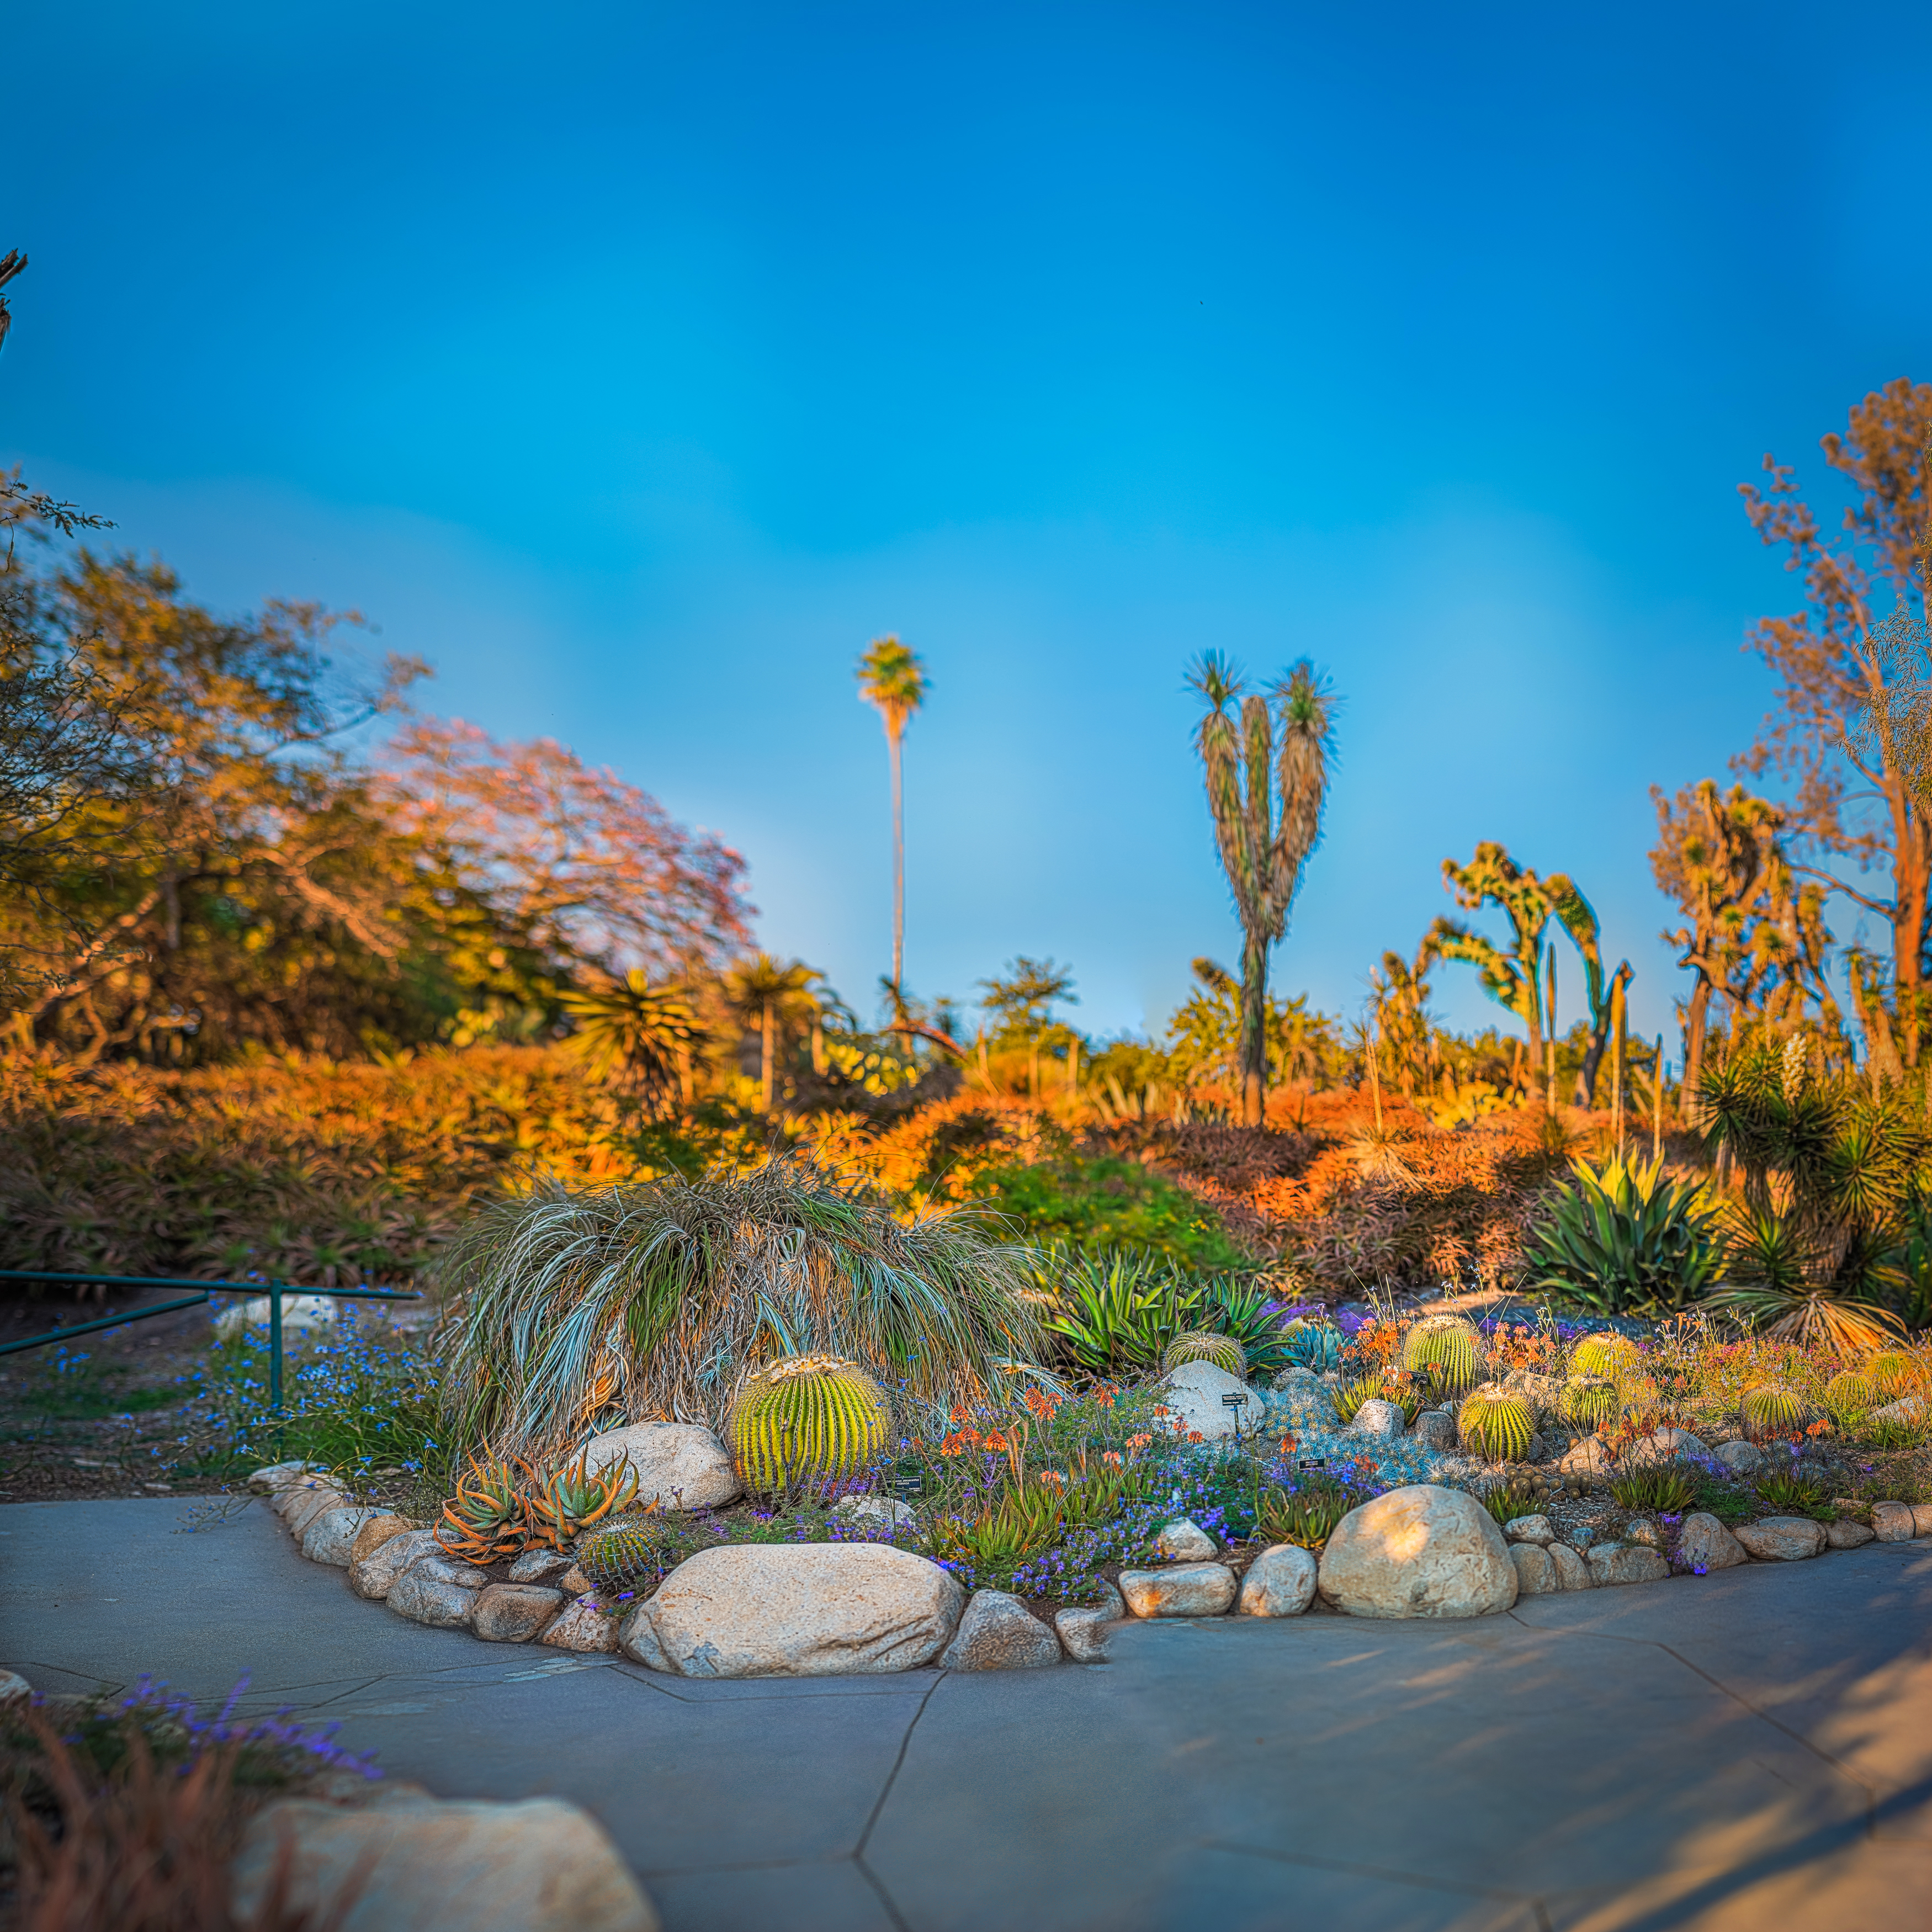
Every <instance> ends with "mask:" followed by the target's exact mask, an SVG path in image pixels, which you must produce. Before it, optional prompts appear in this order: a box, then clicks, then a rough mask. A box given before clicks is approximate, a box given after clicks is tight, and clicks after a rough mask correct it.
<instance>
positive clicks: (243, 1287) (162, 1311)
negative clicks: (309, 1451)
mask: <svg viewBox="0 0 1932 1932" xmlns="http://www.w3.org/2000/svg"><path fill="white" fill-rule="evenodd" d="M0 1281H58V1282H67V1283H71V1284H75V1285H78V1286H82V1287H89V1288H192V1289H199V1291H200V1292H199V1293H198V1294H195V1295H184V1296H182V1297H181V1299H180V1300H179V1301H163V1302H162V1303H160V1304H159V1305H158V1306H157V1307H153V1308H134V1309H130V1310H128V1312H127V1313H126V1314H124V1315H105V1316H102V1317H101V1319H99V1320H98V1321H95V1322H74V1323H73V1324H71V1325H70V1326H68V1327H66V1328H53V1329H49V1331H47V1333H46V1334H44V1335H29V1336H28V1337H27V1338H26V1340H24V1341H20V1342H5V1343H0V1355H13V1354H16V1353H17V1352H18V1351H20V1349H42V1348H45V1347H46V1345H47V1344H48V1343H49V1342H64V1341H65V1340H67V1338H68V1337H69V1336H70V1335H88V1334H93V1333H94V1332H95V1331H96V1330H97V1329H101V1328H119V1327H120V1325H121V1323H122V1322H145V1321H147V1320H148V1319H149V1318H150V1317H151V1316H156V1315H169V1314H172V1313H173V1312H174V1310H176V1309H177V1308H193V1307H195V1306H196V1304H198V1303H200V1302H203V1301H209V1300H211V1299H212V1298H213V1297H214V1296H215V1295H266V1296H267V1297H268V1298H269V1413H270V1414H271V1415H279V1414H280V1413H281V1406H282V1297H283V1296H284V1295H329V1296H331V1297H332V1298H335V1299H336V1300H338V1301H422V1295H421V1294H419V1292H417V1291H416V1290H415V1289H394V1288H296V1287H293V1286H290V1283H287V1282H285V1281H197V1280H195V1279H194V1278H193V1277H192V1276H181V1275H151V1274H149V1275H143V1274H54V1273H52V1271H50V1270H48V1269H46V1268H0Z"/></svg>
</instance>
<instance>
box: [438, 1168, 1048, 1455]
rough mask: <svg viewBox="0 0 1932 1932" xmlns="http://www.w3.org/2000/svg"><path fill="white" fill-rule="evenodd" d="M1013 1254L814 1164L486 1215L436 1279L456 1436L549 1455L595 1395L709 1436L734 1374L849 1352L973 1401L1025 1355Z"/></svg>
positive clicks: (1031, 1330)
mask: <svg viewBox="0 0 1932 1932" xmlns="http://www.w3.org/2000/svg"><path fill="white" fill-rule="evenodd" d="M1027 1260H1028V1256H1027V1253H1026V1252H1025V1250H1022V1249H1020V1248H1019V1247H1014V1246H1012V1245H1010V1244H1007V1243H1006V1242H1004V1241H1002V1240H1001V1238H999V1237H998V1236H997V1235H995V1234H994V1233H992V1232H991V1231H990V1229H989V1226H988V1225H987V1224H986V1222H984V1221H983V1220H980V1218H978V1217H977V1216H976V1215H975V1214H974V1212H973V1211H971V1210H968V1209H960V1208H952V1209H931V1210H928V1211H923V1212H922V1213H920V1214H916V1215H915V1216H914V1217H913V1218H912V1219H910V1220H908V1221H905V1222H901V1221H898V1220H894V1219H893V1217H892V1214H890V1213H889V1211H888V1210H887V1208H886V1205H885V1203H884V1202H883V1200H882V1199H880V1196H877V1194H875V1193H873V1192H872V1191H871V1190H870V1189H868V1188H866V1187H862V1186H855V1185H847V1184H844V1183H841V1181H838V1180H835V1178H833V1177H832V1175H829V1174H828V1173H826V1172H825V1171H824V1170H823V1169H820V1167H818V1166H816V1165H815V1164H814V1163H812V1162H811V1161H810V1160H808V1159H805V1158H803V1157H797V1156H789V1157H780V1158H777V1159H774V1160H770V1161H769V1162H767V1163H765V1164H763V1166H758V1167H756V1168H753V1169H749V1170H743V1169H724V1170H721V1171H717V1172H713V1173H712V1174H710V1175H706V1177H705V1178H703V1179H702V1180H699V1181H686V1180H683V1179H682V1178H677V1177H675V1176H672V1177H667V1178H662V1179H659V1180H655V1181H643V1182H637V1183H632V1184H626V1185H622V1186H619V1187H607V1188H598V1189H594V1190H593V1189H585V1188H573V1187H566V1186H564V1185H562V1184H559V1183H556V1182H546V1183H544V1184H540V1185H539V1186H538V1187H535V1188H534V1189H532V1190H531V1191H530V1192H529V1193H527V1194H524V1195H521V1196H517V1198H516V1199H512V1200H508V1201H505V1202H500V1203H499V1204H498V1205H496V1206H494V1207H492V1208H487V1209H486V1210H485V1211H484V1212H483V1213H482V1214H480V1215H479V1216H478V1217H477V1218H476V1220H475V1221H474V1222H473V1223H471V1225H470V1226H469V1228H468V1229H466V1230H465V1231H464V1232H463V1234H462V1235H460V1237H459V1238H458V1241H456V1243H455V1244H454V1246H453V1247H452V1250H451V1253H450V1256H449V1259H447V1261H446V1262H445V1263H444V1265H443V1267H442V1268H441V1269H440V1271H439V1272H440V1276H441V1279H442V1280H443V1283H444V1285H445V1286H446V1287H447V1288H448V1289H451V1290H453V1291H454V1292H455V1294H456V1295H457V1296H458V1298H459V1300H458V1307H457V1309H456V1310H455V1317H454V1319H453V1320H452V1322H451V1323H450V1324H449V1339H448V1340H447V1341H446V1349H447V1351H448V1358H449V1370H450V1379H451V1382H452V1387H454V1388H460V1390H461V1391H463V1401H464V1403H465V1405H466V1406H465V1411H464V1413H463V1418H462V1420H463V1425H464V1439H465V1440H466V1441H467V1442H478V1441H483V1440H487V1441H488V1442H490V1443H492V1444H493V1445H494V1446H496V1448H499V1449H501V1450H504V1451H526V1452H530V1453H535V1452H538V1451H541V1452H546V1453H553V1452H554V1451H555V1450H556V1448H559V1446H561V1445H562V1444H563V1443H564V1442H566V1441H567V1440H568V1438H569V1437H570V1436H571V1434H572V1433H574V1429H575V1427H576V1425H577V1418H579V1417H580V1415H583V1414H584V1413H585V1412H586V1405H587V1403H589V1399H590V1397H591V1396H592V1394H593V1393H594V1392H595V1391H596V1390H597V1388H598V1385H600V1383H601V1384H605V1385H608V1386H609V1388H610V1401H611V1403H613V1404H614V1406H616V1408H617V1409H619V1410H621V1411H622V1412H623V1413H624V1414H625V1415H628V1416H629V1417H630V1418H632V1419H633V1420H643V1419H645V1418H649V1417H652V1416H667V1417H670V1418H673V1419H674V1420H678V1421H703V1422H708V1423H709V1424H712V1426H713V1427H716V1426H718V1424H720V1423H721V1421H722V1418H723V1416H724V1412H725V1410H726V1409H727V1406H729V1403H730V1397H731V1394H732V1392H733V1389H734V1388H736V1385H737V1383H738V1381H739V1377H740V1376H741V1375H742V1374H743V1373H745V1371H747V1370H749V1369H751V1368H754V1367H757V1365H758V1364H760V1363H761V1362H765V1361H770V1360H772V1359H773V1358H776V1357H778V1356H781V1355H798V1354H804V1353H808V1352H822V1353H825V1354H830V1355H841V1356H844V1357H847V1358H850V1360H852V1361H856V1362H858V1363H859V1364H861V1365H862V1366H863V1367H865V1368H866V1369H868V1370H870V1371H871V1373H872V1374H874V1376H877V1378H878V1379H879V1380H880V1382H882V1383H883V1384H884V1385H886V1387H887V1388H892V1387H893V1386H895V1385H904V1387H905V1388H907V1390H908V1391H910V1393H911V1394H913V1396H914V1397H917V1398H919V1399H922V1400H928V1401H935V1402H948V1403H950V1402H953V1401H957V1400H966V1399H970V1398H971V1397H972V1396H973V1395H974V1394H977V1393H978V1392H980V1391H983V1390H984V1389H986V1388H988V1387H989V1385H993V1384H995V1383H997V1382H1001V1381H1003V1380H1004V1379H1005V1378H1006V1376H1007V1374H1008V1373H1009V1371H1010V1370H1011V1369H1012V1368H1013V1367H1016V1366H1017V1367H1027V1366H1029V1365H1031V1364H1032V1363H1033V1362H1034V1361H1035V1360H1036V1359H1037V1355H1038V1352H1039V1347H1040V1340H1041V1337H1040V1322H1039V1319H1038V1316H1037V1314H1036V1313H1035V1310H1034V1305H1033V1301H1032V1299H1031V1295H1030V1293H1029V1286H1030V1284H1029V1281H1028V1274H1027V1272H1026V1268H1025V1263H1026V1262H1027Z"/></svg>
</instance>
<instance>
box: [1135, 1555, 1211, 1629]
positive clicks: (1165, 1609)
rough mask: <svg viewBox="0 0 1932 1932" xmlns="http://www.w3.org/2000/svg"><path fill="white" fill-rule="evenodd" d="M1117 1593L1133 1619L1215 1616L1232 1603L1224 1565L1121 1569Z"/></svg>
mask: <svg viewBox="0 0 1932 1932" xmlns="http://www.w3.org/2000/svg"><path fill="white" fill-rule="evenodd" d="M1121 1595H1122V1597H1124V1598H1125V1599H1126V1600H1127V1608H1128V1609H1129V1610H1131V1611H1132V1612H1133V1613H1134V1615H1135V1616H1137V1617H1218V1616H1220V1615H1221V1614H1222V1613H1223V1612H1224V1611H1225V1610H1226V1609H1227V1607H1228V1606H1229V1604H1232V1602H1233V1601H1235V1573H1234V1571H1232V1570H1230V1569H1229V1568H1228V1566H1227V1565H1226V1564H1225V1563H1179V1564H1176V1565H1175V1567H1174V1568H1172V1569H1171V1570H1123V1571H1121Z"/></svg>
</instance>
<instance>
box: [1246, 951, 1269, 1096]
mask: <svg viewBox="0 0 1932 1932" xmlns="http://www.w3.org/2000/svg"><path fill="white" fill-rule="evenodd" d="M1267 1100H1268V941H1266V940H1265V939H1264V938H1259V937H1258V936H1257V935H1255V934H1253V933H1250V935H1248V937H1247V941H1246V942H1245V943H1244V945H1243V946H1242V948H1241V1124H1242V1125H1243V1126H1244V1127H1260V1126H1261V1125H1262V1122H1263V1119H1264V1117H1265V1112H1266V1106H1267Z"/></svg>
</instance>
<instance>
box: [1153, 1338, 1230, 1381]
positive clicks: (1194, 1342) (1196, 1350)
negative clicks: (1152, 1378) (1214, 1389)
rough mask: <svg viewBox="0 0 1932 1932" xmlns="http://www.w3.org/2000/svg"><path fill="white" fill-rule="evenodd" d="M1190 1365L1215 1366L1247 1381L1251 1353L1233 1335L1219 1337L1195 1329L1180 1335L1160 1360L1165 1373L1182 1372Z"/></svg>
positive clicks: (1168, 1346) (1170, 1344)
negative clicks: (1206, 1363)
mask: <svg viewBox="0 0 1932 1932" xmlns="http://www.w3.org/2000/svg"><path fill="white" fill-rule="evenodd" d="M1187 1362H1212V1363H1213V1364H1214V1366H1215V1367H1217V1369H1226V1370H1227V1372H1228V1373H1229V1374H1230V1375H1231V1376H1237V1377H1244V1376H1246V1375H1247V1373H1248V1352H1247V1349H1244V1348H1243V1347H1242V1346H1241V1343H1238V1341H1236V1340H1235V1338H1234V1337H1233V1336H1232V1335H1220V1334H1216V1333H1215V1332H1214V1331H1213V1330H1212V1329H1208V1328H1191V1329H1190V1330H1188V1331H1187V1333H1186V1334H1181V1335H1177V1336H1175V1338H1174V1340H1172V1342H1170V1343H1169V1344H1168V1345H1167V1349H1166V1352H1165V1353H1164V1354H1163V1355H1162V1357H1161V1358H1160V1365H1161V1367H1163V1368H1164V1369H1169V1370H1172V1369H1178V1368H1179V1367H1181V1365H1182V1364H1184V1363H1187Z"/></svg>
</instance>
